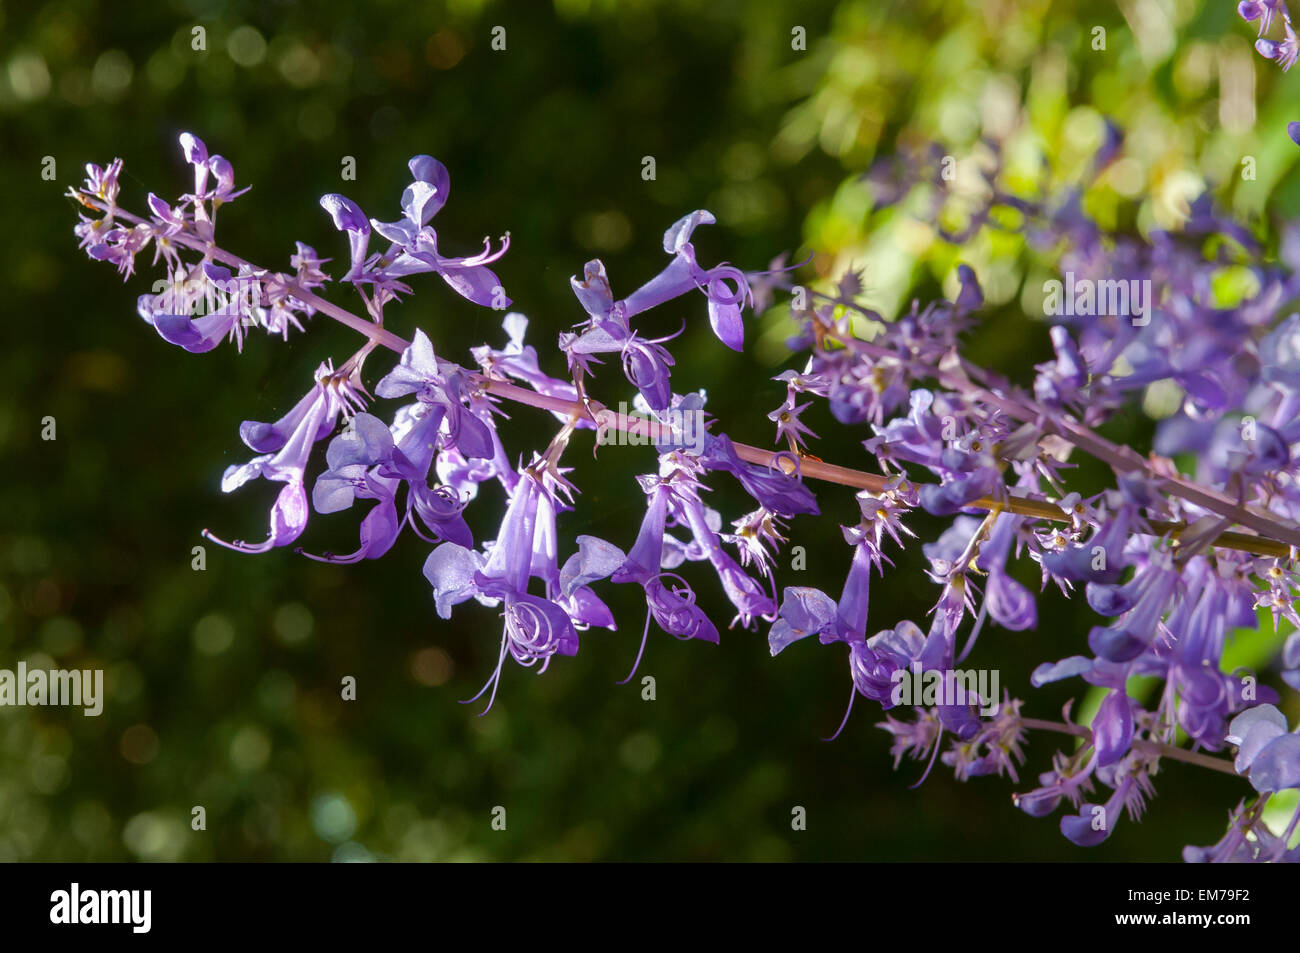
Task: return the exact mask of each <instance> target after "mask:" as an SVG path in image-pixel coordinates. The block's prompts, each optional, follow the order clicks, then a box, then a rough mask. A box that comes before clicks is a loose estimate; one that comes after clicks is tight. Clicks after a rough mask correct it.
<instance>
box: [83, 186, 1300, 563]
mask: <svg viewBox="0 0 1300 953" xmlns="http://www.w3.org/2000/svg"><path fill="white" fill-rule="evenodd" d="M83 194H84V193H83ZM87 201H88V203H89V204H91V205H92V206H93V207H95V208H98V209H100V210H101V211H103V212H107V213H112V214H113V215H115V216H116V217H118V218H121V219H122V220H124V221H127V222H131V223H132V224H136V225H148V224H149V222H148V221H146V220H145V219H142V218H140V217H139V216H137V215H133V214H131V213H130V212H127V211H125V210H123V209H120V208H117V207H116V206H114V207H109V206H108V205H107V204H105V203H103V202H101V201H99V200H98V199H95V198H88V199H87ZM170 241H173V242H175V243H176V244H178V245H184V246H185V247H187V248H190V249H192V250H194V251H197V252H200V253H202V254H203V255H204V256H205V257H208V258H211V259H213V260H214V261H219V262H222V263H223V264H226V265H230V266H231V267H234V268H246V269H249V270H251V271H253V272H258V273H267V269H264V268H259V267H258V266H256V265H254V264H253V263H252V262H249V261H247V260H246V259H243V258H240V257H239V256H237V255H232V254H230V253H229V252H227V251H224V250H222V249H221V248H218V247H217V246H216V245H215V244H214V243H213V242H211V241H207V240H205V239H202V238H199V237H198V236H195V235H191V234H190V233H188V232H181V233H179V234H177V235H174V236H172V237H171V238H170ZM285 287H286V288H287V289H288V290H289V291H290V292H291V293H292V294H293V296H294V297H295V298H297V299H298V300H299V301H301V302H302V303H303V304H306V305H309V306H311V307H312V308H314V309H316V310H317V311H319V312H320V313H321V314H324V315H327V316H328V317H330V318H333V319H334V320H335V321H338V322H339V323H340V324H344V325H347V326H348V327H349V328H352V330H354V331H357V332H359V333H361V334H363V335H365V336H366V337H367V338H368V339H369V340H370V341H372V342H374V343H376V344H382V345H383V346H384V347H386V348H388V349H389V350H391V351H395V352H396V353H398V354H401V353H402V352H403V351H404V350H406V348H407V347H408V346H409V344H410V342H409V341H407V340H405V339H404V338H402V337H401V336H399V335H397V334H394V333H393V332H392V331H389V330H388V329H386V328H384V327H381V326H380V325H377V324H375V323H374V322H373V321H369V320H366V319H365V318H362V317H359V316H358V315H356V314H353V313H352V312H351V311H348V310H347V309H345V308H342V307H339V306H338V305H336V304H334V303H333V302H331V301H329V300H327V299H325V298H322V297H321V296H320V295H317V294H315V293H313V292H312V291H309V290H308V289H306V288H303V287H301V286H300V285H298V284H297V282H294V281H292V280H289V281H286V282H285ZM842 343H845V344H846V346H853V347H858V348H861V349H862V350H863V351H864V353H872V352H874V353H876V354H878V355H879V356H889V357H891V358H897V357H898V355H897V354H896V353H895V352H893V351H890V350H888V349H887V348H881V347H878V346H876V345H872V344H869V343H868V342H865V341H860V340H858V339H857V338H853V339H850V340H849V341H844V342H842ZM927 373H930V374H931V375H932V376H934V377H935V378H936V379H937V380H939V381H940V382H941V383H943V384H944V386H954V385H953V384H951V383H950V381H949V380H947V379H946V378H947V377H948V375H946V374H945V373H944V372H942V371H940V370H938V369H937V368H929V369H927ZM480 383H481V386H482V388H483V390H484V391H486V392H487V393H490V394H494V395H496V396H498V397H502V398H504V399H506V400H511V401H514V402H516V403H520V404H525V405H527V406H530V407H537V408H540V409H543V410H549V411H554V412H556V413H561V414H568V415H576V416H577V417H578V418H579V419H583V420H591V421H592V422H593V423H595V424H597V426H599V425H600V423H601V422H602V421H603V422H604V423H605V425H606V426H612V427H615V428H617V429H619V430H624V431H626V432H628V433H641V432H648V430H649V427H650V424H649V422H648V421H646V420H644V419H642V418H637V417H628V416H626V415H623V414H615V413H613V412H610V411H608V410H606V408H605V407H604V406H603V405H602V404H600V403H599V402H597V401H595V400H590V399H588V401H587V403H585V404H584V403H583V402H582V401H580V400H565V399H564V398H560V397H549V396H547V395H545V394H539V393H537V392H536V391H532V390H528V389H527V388H524V387H519V386H517V385H515V384H511V383H508V382H506V381H502V380H497V379H494V378H488V377H483V376H480ZM958 383H959V384H960V385H961V387H964V388H965V389H967V390H969V389H970V388H971V387H976V390H977V391H978V392H979V393H980V396H981V397H982V398H984V399H986V400H988V401H989V402H990V403H992V404H994V405H995V406H998V407H1000V408H1002V409H1003V410H1004V411H1006V412H1007V413H1008V414H1009V415H1012V416H1015V417H1017V419H1021V420H1026V419H1036V418H1035V417H1034V415H1033V414H1032V413H1030V412H1029V411H1028V410H1027V409H1025V408H1024V407H1022V406H1021V405H1020V404H1018V403H1017V402H1015V401H1013V400H1011V399H1009V398H1005V397H1002V396H1000V395H998V394H994V393H993V392H992V391H989V390H986V389H984V388H980V387H977V386H976V385H972V384H970V383H969V382H964V383H963V382H958ZM957 389H960V387H959V388H957ZM602 411H604V414H603V415H601V412H602ZM597 415H601V420H597V419H596V416H597ZM1062 423H1064V422H1062ZM1076 429H1077V432H1076ZM1076 429H1066V431H1065V432H1064V433H1061V436H1063V437H1065V439H1067V440H1070V441H1071V442H1072V443H1074V444H1075V445H1076V446H1078V447H1079V448H1080V449H1081V450H1084V451H1085V452H1089V453H1093V454H1094V455H1095V456H1098V457H1099V458H1100V459H1102V460H1105V461H1106V462H1108V463H1111V464H1112V466H1117V467H1118V466H1121V465H1122V467H1123V468H1124V469H1130V470H1131V469H1140V468H1142V467H1144V466H1145V463H1144V462H1143V461H1142V458H1141V457H1139V456H1138V455H1137V454H1135V453H1134V452H1133V451H1132V450H1128V448H1122V449H1123V450H1124V451H1126V453H1121V448H1117V447H1115V446H1114V445H1113V444H1110V443H1109V442H1108V441H1104V440H1103V439H1102V438H1101V437H1098V436H1096V435H1095V434H1092V432H1091V431H1088V430H1087V429H1086V428H1076ZM732 446H733V448H734V449H735V451H736V455H737V456H739V457H740V459H742V460H744V461H746V462H747V463H753V464H757V465H759V466H767V467H773V466H775V467H779V468H780V469H781V470H782V471H783V472H785V473H792V472H793V471H794V469H795V464H794V462H793V461H792V460H791V459H790V456H789V455H788V454H778V453H777V452H776V451H772V450H764V449H762V448H760V447H753V446H749V445H748V444H743V443H735V442H733V443H732ZM798 470H799V473H800V475H801V476H803V477H809V478H811V479H814V480H821V481H824V482H827V483H835V484H839V485H840V486H847V487H851V488H853V489H857V490H868V491H870V492H872V493H881V492H883V491H884V490H885V487H886V484H887V483H888V478H887V477H884V476H881V475H879V474H875V473H867V472H864V471H862V470H854V469H851V468H849V467H842V466H838V465H836V464H833V463H826V462H824V461H822V460H818V459H815V458H813V457H802V458H800V460H799V463H798ZM1172 482H1175V483H1176V484H1177V485H1178V487H1179V488H1180V489H1185V488H1184V487H1183V483H1184V482H1185V481H1172ZM1191 486H1192V487H1193V488H1194V489H1195V490H1196V491H1197V492H1198V493H1199V498H1198V497H1197V496H1196V495H1192V494H1189V493H1187V492H1183V493H1181V494H1180V495H1182V496H1183V497H1184V498H1185V499H1189V500H1191V501H1192V502H1196V503H1198V504H1199V505H1202V506H1205V507H1206V508H1207V509H1212V510H1214V511H1215V512H1218V513H1220V514H1221V515H1224V516H1230V517H1231V518H1232V519H1234V520H1235V521H1236V522H1239V523H1242V524H1243V525H1247V526H1251V527H1252V528H1254V529H1257V530H1260V531H1261V532H1264V533H1267V534H1269V535H1265V536H1255V535H1250V534H1246V533H1231V532H1228V533H1221V534H1220V535H1219V536H1218V537H1216V538H1215V540H1214V543H1213V545H1215V546H1217V547H1220V548H1223V549H1235V550H1240V551H1242V552H1249V553H1258V554H1261V555H1267V556H1277V557H1281V558H1286V557H1288V556H1289V555H1290V552H1291V550H1290V546H1288V545H1287V542H1290V543H1291V544H1292V545H1300V531H1298V530H1291V529H1289V528H1287V527H1283V526H1281V525H1279V524H1277V523H1276V522H1275V521H1273V520H1269V519H1266V518H1263V517H1258V516H1256V515H1255V514H1253V513H1252V512H1250V511H1248V510H1246V509H1244V508H1242V507H1239V506H1236V505H1235V504H1233V503H1232V501H1231V500H1229V499H1228V498H1227V497H1223V498H1222V500H1221V499H1220V498H1219V497H1220V496H1221V495H1220V494H1214V493H1213V492H1212V491H1208V490H1206V489H1205V488H1203V487H1199V486H1197V485H1196V484H1191ZM1224 501H1226V503H1225V502H1224ZM968 507H969V508H970V509H980V510H992V509H995V508H997V507H1001V508H1002V509H1004V510H1006V511H1007V512H1010V513H1019V514H1021V515H1024V516H1030V517H1034V518H1036V519H1047V520H1053V521H1056V522H1068V519H1069V518H1068V517H1067V516H1066V515H1065V514H1064V513H1063V512H1062V511H1061V509H1060V508H1059V507H1057V506H1055V505H1054V504H1052V503H1048V502H1046V501H1044V500H1033V499H1028V498H1026V497H1021V496H1017V495H1014V494H1010V493H1008V495H1007V496H1006V497H1005V498H1003V499H995V498H993V497H981V498H979V499H978V500H974V501H972V502H971V503H969V504H968ZM1150 525H1151V527H1152V528H1153V529H1155V530H1157V531H1158V532H1161V533H1168V534H1170V535H1172V536H1174V537H1175V538H1176V537H1177V536H1178V535H1179V534H1180V533H1182V532H1184V531H1185V530H1186V529H1187V526H1186V524H1183V523H1171V522H1165V521H1157V520H1153V521H1150Z"/></svg>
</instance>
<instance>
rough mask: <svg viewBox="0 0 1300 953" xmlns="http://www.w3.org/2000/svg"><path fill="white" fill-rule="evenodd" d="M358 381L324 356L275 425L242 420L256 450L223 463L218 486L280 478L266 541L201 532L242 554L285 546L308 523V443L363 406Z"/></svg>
mask: <svg viewBox="0 0 1300 953" xmlns="http://www.w3.org/2000/svg"><path fill="white" fill-rule="evenodd" d="M362 393H363V392H362V391H361V389H360V384H359V382H358V381H357V380H356V378H355V377H354V376H353V374H352V371H351V370H344V371H343V372H340V373H339V374H335V372H334V369H333V367H332V366H331V365H330V363H329V362H328V361H327V362H325V363H324V364H321V366H320V367H319V368H318V369H317V370H316V386H315V387H313V388H312V389H311V390H310V391H309V392H308V393H307V395H306V396H305V397H303V399H302V400H300V401H299V402H298V404H297V405H296V406H295V407H294V408H293V410H291V411H289V413H287V414H285V415H284V416H283V417H282V418H280V420H278V421H276V422H275V423H274V424H265V423H259V422H258V421H254V420H246V421H244V423H243V424H242V425H241V426H240V428H239V435H240V437H241V438H242V439H243V441H244V443H245V444H247V445H248V447H249V449H250V450H253V451H254V452H255V453H258V454H259V456H256V457H254V458H253V459H252V460H250V461H248V463H245V464H243V465H241V466H231V467H227V468H226V472H225V474H224V475H223V476H222V478H221V491H222V492H223V493H230V492H232V491H234V490H236V489H238V488H239V487H241V486H243V485H244V484H245V483H247V482H248V481H249V480H253V479H257V478H259V477H260V478H262V479H265V480H271V481H274V482H279V483H283V484H284V485H285V486H284V489H283V490H281V491H280V495H279V496H278V497H277V498H276V501H275V505H274V506H273V507H271V531H270V534H269V535H268V536H267V538H266V541H265V542H262V543H256V544H250V543H244V542H241V541H239V540H235V541H234V542H230V543H227V542H225V541H223V540H221V539H219V538H217V537H216V536H214V535H212V534H211V533H209V532H208V531H207V530H204V531H203V535H204V536H206V537H207V538H208V539H211V540H212V541H213V542H215V543H219V544H220V545H222V546H227V547H229V548H231V549H237V550H240V551H242V552H246V553H264V552H266V551H267V550H269V549H271V548H273V547H275V546H287V545H288V544H289V543H292V542H293V541H294V540H296V539H297V538H298V537H299V536H300V535H301V534H302V531H303V529H304V528H305V527H306V526H307V491H306V489H305V488H304V487H303V480H304V474H305V471H306V469H307V462H308V459H309V458H310V456H311V451H312V445H313V444H315V442H316V441H317V440H320V439H322V438H323V437H325V436H326V435H328V434H329V432H330V431H331V430H333V429H334V424H335V422H336V421H337V420H338V417H339V415H340V414H351V413H352V412H353V411H354V410H356V409H360V408H361V407H362V406H364V403H363V400H362V397H361V394H362Z"/></svg>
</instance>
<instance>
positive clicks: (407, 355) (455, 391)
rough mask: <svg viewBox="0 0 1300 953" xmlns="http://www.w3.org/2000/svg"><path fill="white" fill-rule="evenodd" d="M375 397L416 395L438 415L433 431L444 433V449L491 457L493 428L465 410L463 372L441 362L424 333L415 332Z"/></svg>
mask: <svg viewBox="0 0 1300 953" xmlns="http://www.w3.org/2000/svg"><path fill="white" fill-rule="evenodd" d="M375 393H376V394H378V395H379V396H380V397H390V398H391V397H404V396H406V395H407V394H415V395H416V396H417V397H418V398H419V399H420V400H421V401H422V402H424V403H426V404H429V405H430V406H431V407H432V409H433V412H434V413H436V414H437V415H438V423H437V425H435V428H434V429H435V430H438V429H439V428H441V429H442V430H445V432H446V433H445V437H444V443H443V446H446V447H455V448H456V449H457V450H459V451H460V452H461V453H462V454H464V455H465V456H466V457H469V458H474V457H479V458H489V457H492V456H493V455H494V453H495V447H494V445H493V441H492V428H491V427H489V426H488V424H486V423H485V422H484V421H483V420H482V419H480V418H479V417H478V416H477V415H476V414H474V412H473V411H471V410H470V409H469V408H467V407H466V406H465V401H467V400H468V399H469V398H470V394H469V378H468V375H467V374H466V372H465V370H464V368H461V367H458V366H457V365H455V364H452V363H450V362H449V361H443V360H440V359H439V358H438V357H437V356H436V355H435V354H434V353H433V343H432V342H431V341H430V340H429V336H428V335H427V334H425V333H424V332H423V331H420V330H416V332H415V336H414V337H413V338H412V339H411V344H410V346H409V347H408V348H407V349H406V350H405V351H403V352H402V360H401V362H400V363H399V364H398V365H397V366H396V367H394V368H393V369H392V370H391V371H390V372H389V373H388V376H386V377H385V378H384V379H383V380H381V381H380V382H379V383H378V384H377V385H376V386H375Z"/></svg>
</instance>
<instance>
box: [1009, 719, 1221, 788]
mask: <svg viewBox="0 0 1300 953" xmlns="http://www.w3.org/2000/svg"><path fill="white" fill-rule="evenodd" d="M1020 723H1021V724H1022V725H1024V726H1025V727H1026V728H1035V729H1038V730H1039V731H1055V732H1057V733H1059V734H1063V735H1074V736H1075V737H1077V738H1086V739H1088V740H1089V741H1091V740H1092V731H1091V729H1088V728H1085V727H1083V726H1082V725H1067V724H1066V723H1065V722H1061V721H1044V720H1043V719H1041V718H1021V719H1020ZM1133 750H1135V751H1138V752H1140V753H1143V754H1149V755H1155V756H1158V757H1161V758H1170V759H1171V760H1174V761H1182V762H1184V763H1186V764H1195V765H1198V766H1199V767H1202V768H1209V769H1210V770H1211V771H1219V772H1221V773H1222V774H1231V775H1232V776H1233V777H1240V775H1238V774H1237V769H1236V768H1234V767H1233V766H1232V762H1231V761H1225V760H1223V759H1222V758H1215V757H1213V756H1212V755H1208V754H1202V753H1201V752H1199V751H1188V750H1187V749H1186V748H1177V747H1175V746H1173V745H1166V744H1161V743H1160V742H1158V741H1143V740H1141V739H1139V740H1136V741H1134V742H1133Z"/></svg>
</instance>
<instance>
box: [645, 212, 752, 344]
mask: <svg viewBox="0 0 1300 953" xmlns="http://www.w3.org/2000/svg"><path fill="white" fill-rule="evenodd" d="M715 222H716V219H714V217H713V216H712V215H711V214H710V213H709V212H707V211H705V210H704V209H698V210H696V211H694V212H691V213H690V214H689V215H685V216H683V217H682V218H680V219H678V220H677V221H676V222H674V223H673V224H672V226H671V227H670V228H669V229H668V230H667V231H666V232H664V251H666V252H667V253H668V254H670V255H673V256H674V257H673V260H672V262H671V263H670V264H669V265H668V267H667V268H665V269H664V270H663V271H662V272H660V273H659V274H658V275H656V276H655V277H654V278H652V279H650V281H648V282H646V283H645V284H644V285H642V286H641V287H640V288H638V289H637V290H636V291H634V292H632V293H631V294H630V295H628V296H627V297H626V298H625V299H624V300H623V302H622V304H623V312H624V314H625V315H626V316H627V317H629V318H630V317H632V316H633V315H636V314H640V313H641V312H642V311H645V310H647V309H649V308H653V307H655V306H656V305H660V304H663V303H664V302H665V301H671V300H672V299H673V298H676V297H679V296H681V295H683V294H686V293H687V292H688V291H691V290H692V289H696V288H698V289H699V290H700V291H702V292H704V295H705V297H706V298H708V302H709V325H710V326H711V327H712V328H713V333H714V334H715V335H717V337H718V340H719V341H721V342H722V343H723V344H725V345H727V347H729V348H731V349H732V350H733V351H739V350H741V349H742V348H743V347H744V342H745V325H744V322H743V320H742V318H741V312H742V311H743V309H744V307H745V304H746V303H747V302H748V301H749V300H750V293H749V282H748V279H746V277H745V273H744V272H743V271H741V270H740V269H739V268H734V267H732V266H731V265H727V264H722V265H718V266H717V267H715V268H710V269H705V268H702V267H700V265H699V264H698V263H697V262H696V260H695V246H694V245H692V244H691V235H692V234H693V233H694V232H695V229H696V228H697V227H698V226H700V225H712V224H714V223H715Z"/></svg>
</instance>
